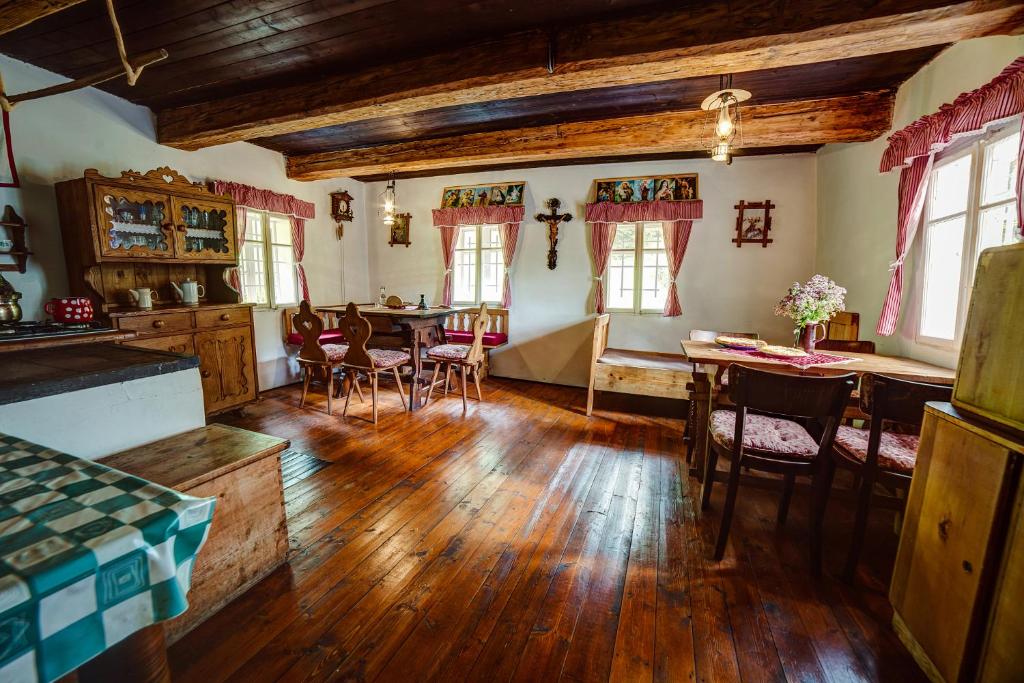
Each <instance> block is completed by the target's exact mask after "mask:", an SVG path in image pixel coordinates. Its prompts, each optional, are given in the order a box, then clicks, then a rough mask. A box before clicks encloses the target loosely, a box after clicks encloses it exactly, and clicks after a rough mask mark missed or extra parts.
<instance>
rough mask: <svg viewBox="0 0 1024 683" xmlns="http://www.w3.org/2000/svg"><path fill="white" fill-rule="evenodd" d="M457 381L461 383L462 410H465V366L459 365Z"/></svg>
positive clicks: (466, 407)
mask: <svg viewBox="0 0 1024 683" xmlns="http://www.w3.org/2000/svg"><path fill="white" fill-rule="evenodd" d="M459 383H460V384H462V412H466V410H467V409H468V406H467V405H466V366H465V365H460V366H459Z"/></svg>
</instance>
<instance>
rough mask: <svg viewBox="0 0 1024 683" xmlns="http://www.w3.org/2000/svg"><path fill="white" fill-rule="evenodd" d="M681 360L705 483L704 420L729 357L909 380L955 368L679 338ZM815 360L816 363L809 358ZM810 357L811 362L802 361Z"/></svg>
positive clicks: (950, 375) (945, 377)
mask: <svg viewBox="0 0 1024 683" xmlns="http://www.w3.org/2000/svg"><path fill="white" fill-rule="evenodd" d="M680 344H681V345H682V347H683V353H684V354H685V355H686V358H687V360H688V361H689V362H690V363H692V364H693V366H694V369H693V385H694V391H693V392H692V395H691V399H690V400H692V401H693V402H694V409H695V410H694V415H695V420H696V424H695V428H694V430H693V439H694V441H693V453H694V457H693V461H694V462H693V471H692V473H693V474H694V475H695V476H696V477H697V479H698V480H699V481H700V482H701V484H702V486H706V485H707V482H708V481H709V480H710V478H711V477H713V476H715V473H714V472H708V471H707V465H708V458H707V449H708V438H707V435H708V421H709V420H710V417H711V410H712V405H713V402H714V399H715V396H716V395H717V394H718V392H719V391H721V390H722V387H721V385H720V379H721V377H722V374H723V372H724V371H725V369H726V368H728V367H729V366H730V365H732V364H733V363H740V364H742V365H746V366H748V367H752V368H758V369H761V370H771V371H774V372H785V373H792V374H799V375H817V376H834V375H843V374H846V373H850V372H852V373H855V374H856V375H857V376H858V379H859V377H860V376H861V375H864V374H867V373H875V374H880V375H887V376H889V377H896V378H898V379H905V380H910V381H913V382H927V383H929V384H945V385H952V384H953V381H954V379H955V372H956V371H955V370H954V369H953V368H945V367H942V366H939V365H933V364H931V363H926V362H924V361H920V360H915V359H913V358H903V357H900V356H885V355H882V354H878V353H852V352H847V351H820V352H819V353H818V354H816V355H815V356H814V357H811V358H809V359H806V360H801V359H798V358H797V359H780V358H771V357H768V356H766V355H765V354H763V353H760V352H745V351H741V350H736V349H727V348H724V347H722V346H720V345H719V344H717V343H715V342H712V341H696V340H690V339H684V340H682V341H681V342H680ZM819 359H820V360H821V362H820V363H816V362H814V361H816V360H819ZM808 361H810V362H811V363H812V364H809V365H803V363H805V362H808Z"/></svg>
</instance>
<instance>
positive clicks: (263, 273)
mask: <svg viewBox="0 0 1024 683" xmlns="http://www.w3.org/2000/svg"><path fill="white" fill-rule="evenodd" d="M245 221H246V229H245V244H244V245H243V246H242V253H241V255H240V257H239V259H238V266H239V271H240V273H241V279H242V300H243V301H245V302H246V303H253V304H257V305H259V306H270V307H276V306H292V305H295V304H296V303H298V301H299V283H298V277H297V276H296V273H295V254H294V252H293V251H292V224H291V220H290V219H289V218H288V216H283V215H281V214H276V213H270V212H268V211H254V210H252V209H247V210H246V212H245Z"/></svg>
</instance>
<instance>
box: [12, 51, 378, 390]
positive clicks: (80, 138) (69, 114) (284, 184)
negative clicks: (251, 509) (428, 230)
mask: <svg viewBox="0 0 1024 683" xmlns="http://www.w3.org/2000/svg"><path fill="white" fill-rule="evenodd" d="M151 68H154V69H158V68H160V67H159V66H155V67H151ZM0 70H2V72H3V75H4V82H5V87H6V88H7V91H8V92H14V93H18V92H23V91H27V90H34V89H36V88H42V87H46V86H49V85H53V84H55V83H60V82H63V81H64V80H65V79H63V78H62V77H60V76H58V75H56V74H53V73H51V72H48V71H45V70H43V69H39V68H36V67H34V66H31V65H29V64H25V63H23V62H19V61H15V60H13V59H10V58H7V57H4V56H2V55H0ZM143 78H145V76H143ZM154 125H155V124H154V119H153V116H152V113H151V112H150V111H149V109H147V108H145V107H140V106H136V105H133V104H131V103H129V102H127V101H125V100H122V99H120V98H118V97H114V96H112V95H109V94H107V93H104V92H101V91H99V90H97V89H95V88H87V89H85V90H80V91H77V92H74V93H69V94H65V95H58V96H54V97H49V98H45V99H42V100H38V101H32V102H27V103H24V104H21V105H19V106H18V107H17V108H16V109H15V110H14V111H13V112H12V113H11V129H12V131H13V148H14V152H15V155H16V163H17V167H18V173H19V175H20V177H21V185H22V186H21V188H17V189H11V188H0V207H2V205H3V204H11V205H13V206H14V208H15V209H16V210H17V211H18V213H19V214H21V216H22V217H24V218H25V220H26V221H28V223H29V224H30V233H29V245H30V248H31V249H32V251H34V252H35V255H34V256H33V257H31V258H30V259H29V269H28V272H27V273H25V274H24V275H20V274H18V273H13V274H6V276H7V277H8V279H9V280H10V281H11V283H12V284H13V285H14V286H15V288H16V289H18V290H19V291H20V292H22V294H23V299H22V306H23V308H24V310H25V318H26V319H33V318H40V317H42V316H43V313H42V304H43V303H45V302H46V301H47V300H48V299H50V298H51V297H54V296H59V295H62V294H66V293H67V289H68V283H67V271H66V269H65V265H64V253H63V250H62V247H61V238H60V225H59V223H58V218H57V204H56V197H55V193H54V189H53V185H54V183H56V182H59V181H61V180H68V179H71V178H75V177H78V176H80V175H81V174H82V171H83V170H84V169H86V168H96V169H98V170H99V171H100V172H101V173H103V174H105V175H110V176H115V177H116V176H118V175H119V174H120V172H121V171H122V170H125V169H129V168H131V169H134V170H136V171H141V172H145V171H148V170H150V169H152V168H156V167H158V166H170V167H171V168H174V169H177V170H178V171H180V172H181V173H183V174H184V175H185V176H187V177H188V178H189V179H191V180H193V181H205V180H208V179H214V178H216V179H223V180H233V181H236V182H241V183H247V184H250V185H255V186H257V187H261V188H267V189H271V190H274V191H276V192H283V193H287V194H292V195H295V196H296V197H299V198H301V199H304V200H306V201H310V202H313V203H314V204H316V215H317V218H316V219H315V220H311V221H307V223H306V253H305V257H304V259H303V266H304V267H305V270H306V275H307V278H308V280H309V289H310V297H311V299H312V300H313V302H314V303H316V302H328V303H336V302H339V301H342V300H344V299H345V298H346V297H352V298H358V299H365V298H366V296H367V286H368V285H367V282H368V281H367V272H368V271H367V263H366V242H365V226H364V223H363V221H364V219H365V215H366V213H365V211H364V210H363V209H364V208H365V206H366V204H365V202H359V201H357V202H356V204H355V211H356V221H355V222H353V223H348V224H346V231H345V235H346V236H345V239H344V240H343V241H341V242H339V241H338V240H337V239H336V238H335V227H334V222H333V221H332V220H331V218H330V199H329V197H328V193H329V192H331V191H333V190H334V189H336V188H339V187H340V188H347V189H348V190H349V191H350V192H352V194H353V195H354V196H355V197H356V198H357V200H358V199H360V198H362V192H363V190H362V183H358V182H355V181H352V180H348V179H344V180H342V179H339V180H337V181H320V182H312V183H303V182H297V181H293V180H289V179H288V178H287V177H286V176H285V169H284V158H283V157H282V156H281V155H280V154H278V153H276V152H272V151H270V150H267V149H263V148H261V147H257V146H255V145H251V144H248V143H233V144H229V145H221V146H218V147H212V148H208V149H204V150H200V151H197V152H185V151H182V150H177V149H173V148H171V147H165V146H163V145H159V144H157V143H156V134H155V129H154ZM255 327H256V352H257V357H258V362H259V379H260V387H261V388H263V389H267V388H270V387H273V386H277V385H280V384H284V383H287V382H290V381H294V379H295V368H294V366H293V364H292V363H290V361H289V359H288V358H287V356H286V349H285V346H284V344H283V342H282V340H281V336H282V335H281V314H280V312H279V311H271V310H262V311H257V312H256V316H255Z"/></svg>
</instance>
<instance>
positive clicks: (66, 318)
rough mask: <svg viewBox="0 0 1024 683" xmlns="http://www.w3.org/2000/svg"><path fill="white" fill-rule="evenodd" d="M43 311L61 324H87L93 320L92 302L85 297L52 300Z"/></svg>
mask: <svg viewBox="0 0 1024 683" xmlns="http://www.w3.org/2000/svg"><path fill="white" fill-rule="evenodd" d="M43 310H44V311H46V312H47V313H48V314H50V315H51V316H53V319H54V320H56V321H57V322H59V323H72V324H74V323H87V322H89V321H90V320H92V301H90V300H89V299H87V298H86V297H84V296H69V297H66V298H63V299H50V300H49V301H47V302H46V305H45V306H43Z"/></svg>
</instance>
